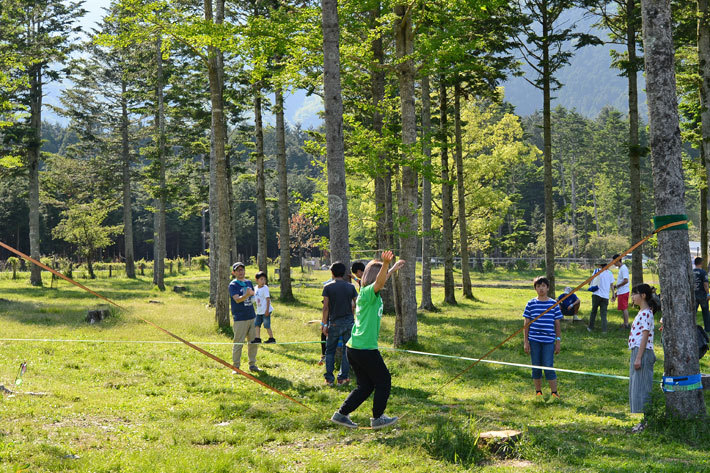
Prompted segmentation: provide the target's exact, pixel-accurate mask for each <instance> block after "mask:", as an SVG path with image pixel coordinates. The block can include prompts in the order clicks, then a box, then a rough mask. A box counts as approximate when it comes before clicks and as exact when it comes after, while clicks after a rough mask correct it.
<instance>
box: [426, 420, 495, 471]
mask: <svg viewBox="0 0 710 473" xmlns="http://www.w3.org/2000/svg"><path fill="white" fill-rule="evenodd" d="M478 435H479V433H478V432H477V429H476V421H475V420H474V419H473V418H472V417H469V418H468V419H467V420H466V421H465V422H464V423H463V424H460V423H458V422H457V423H455V424H452V423H451V422H450V421H449V420H448V419H445V418H438V419H436V423H435V424H434V430H433V431H432V432H431V433H430V434H428V435H427V436H426V438H425V440H424V449H425V450H426V451H427V452H428V453H429V454H430V455H431V456H432V457H434V458H440V459H442V460H444V461H446V462H449V463H454V464H457V465H461V466H463V467H466V468H469V467H472V466H474V465H476V464H477V463H480V462H481V461H482V460H483V459H484V458H485V457H484V454H483V452H482V451H481V450H480V449H479V448H478Z"/></svg>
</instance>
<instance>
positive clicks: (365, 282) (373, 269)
mask: <svg viewBox="0 0 710 473" xmlns="http://www.w3.org/2000/svg"><path fill="white" fill-rule="evenodd" d="M381 267H382V261H378V260H374V259H373V260H372V261H370V262H369V263H367V266H365V272H364V273H363V275H362V282H361V286H362V287H367V286H369V285H370V284H373V283H374V282H375V279H377V273H379V272H380V268H381Z"/></svg>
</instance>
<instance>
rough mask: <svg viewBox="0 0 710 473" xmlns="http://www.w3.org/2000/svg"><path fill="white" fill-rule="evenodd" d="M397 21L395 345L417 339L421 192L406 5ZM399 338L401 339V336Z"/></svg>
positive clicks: (398, 10)
mask: <svg viewBox="0 0 710 473" xmlns="http://www.w3.org/2000/svg"><path fill="white" fill-rule="evenodd" d="M394 11H395V14H396V15H397V18H398V21H397V22H396V23H395V28H396V37H395V41H396V46H397V58H398V59H399V60H400V61H401V62H400V64H399V67H398V76H399V96H400V112H401V115H402V147H403V153H404V166H402V205H401V206H400V207H399V218H400V222H401V223H400V227H399V245H400V258H402V259H403V260H405V261H406V262H407V263H406V264H405V265H404V266H403V267H402V269H400V270H399V281H400V284H401V291H400V292H399V296H400V298H401V305H402V311H401V318H400V317H398V318H397V320H396V321H395V325H398V324H399V327H400V330H399V332H398V330H397V327H395V340H394V344H395V346H401V345H403V344H405V343H407V342H416V340H417V285H416V267H417V265H416V261H417V226H418V223H419V222H418V220H419V219H418V218H417V194H418V190H419V186H418V185H417V184H418V180H417V171H416V169H415V168H414V166H413V165H412V164H411V163H412V162H413V161H414V160H415V158H414V156H413V154H414V151H415V149H414V145H415V144H416V141H417V112H416V109H415V107H414V60H413V59H412V54H413V53H414V33H413V31H412V18H411V13H410V12H408V10H407V7H406V5H397V6H395V8H394ZM398 335H399V336H398Z"/></svg>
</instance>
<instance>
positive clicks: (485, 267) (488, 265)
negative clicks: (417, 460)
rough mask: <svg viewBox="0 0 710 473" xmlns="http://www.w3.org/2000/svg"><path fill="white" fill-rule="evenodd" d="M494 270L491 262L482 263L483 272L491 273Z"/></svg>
mask: <svg viewBox="0 0 710 473" xmlns="http://www.w3.org/2000/svg"><path fill="white" fill-rule="evenodd" d="M494 269H495V265H494V264H493V261H491V260H489V259H487V260H486V261H485V262H484V263H483V271H486V272H488V273H490V272H491V271H493V270H494Z"/></svg>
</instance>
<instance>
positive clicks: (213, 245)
mask: <svg viewBox="0 0 710 473" xmlns="http://www.w3.org/2000/svg"><path fill="white" fill-rule="evenodd" d="M207 1H210V0H207ZM215 80H216V79H215ZM212 121H213V122H214V119H213V120H212ZM215 148H216V146H215V138H214V128H212V129H211V130H210V163H209V164H210V187H209V212H208V213H209V216H210V220H209V222H210V226H209V229H210V243H209V245H210V246H209V249H210V252H209V259H208V261H209V267H210V298H209V305H210V307H214V305H215V302H216V301H217V255H218V254H219V252H218V251H217V235H218V234H219V221H218V219H217V159H216V158H215ZM227 322H229V319H227Z"/></svg>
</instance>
